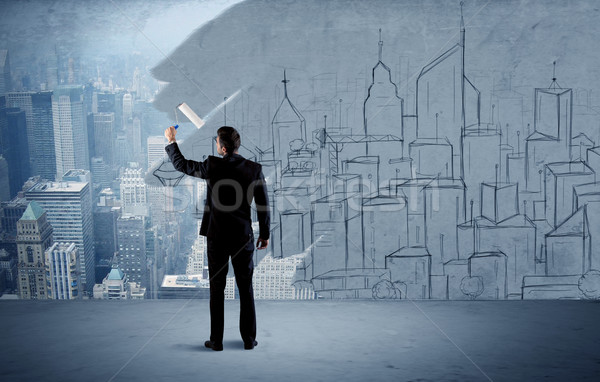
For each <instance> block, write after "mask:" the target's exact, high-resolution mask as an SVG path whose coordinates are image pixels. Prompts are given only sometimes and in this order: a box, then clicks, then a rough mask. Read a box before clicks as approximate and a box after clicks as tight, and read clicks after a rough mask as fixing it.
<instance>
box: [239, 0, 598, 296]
mask: <svg viewBox="0 0 600 382" xmlns="http://www.w3.org/2000/svg"><path fill="white" fill-rule="evenodd" d="M457 28H459V30H460V33H459V37H458V41H456V43H455V44H454V45H453V46H452V47H450V48H449V49H447V50H446V51H445V52H443V53H442V54H440V55H439V56H437V57H435V58H434V59H433V60H431V61H430V62H429V63H427V64H426V65H425V66H424V67H423V68H422V69H421V71H420V73H419V74H418V76H417V77H416V80H415V82H416V86H415V89H416V95H415V98H416V102H415V109H414V113H413V111H412V110H410V108H408V107H407V106H406V105H405V103H404V100H403V99H402V98H401V97H400V96H399V95H398V94H399V92H398V86H397V84H395V83H394V82H393V81H392V73H391V70H390V67H388V66H387V65H386V61H385V58H384V54H383V38H382V31H381V30H379V42H378V56H377V57H374V59H373V62H374V65H373V67H372V71H371V73H370V74H371V77H370V83H369V85H368V91H367V95H366V97H365V98H364V100H362V112H363V123H362V125H360V126H342V124H341V120H342V118H341V117H339V118H338V120H339V121H340V122H339V125H337V126H331V125H330V124H328V123H327V115H323V122H322V124H318V125H315V124H311V123H310V122H308V121H307V120H306V119H305V118H304V117H303V109H302V107H300V106H298V105H297V104H296V102H295V99H294V86H293V82H292V80H293V79H291V78H290V76H289V74H288V73H286V71H285V70H284V71H283V73H282V77H283V79H282V83H283V97H282V99H281V101H280V103H279V106H278V108H277V109H276V111H275V112H274V113H273V116H272V121H271V124H270V125H271V134H270V135H269V137H271V138H272V139H270V141H269V142H268V144H266V145H264V146H261V147H256V148H255V149H253V150H250V152H248V153H247V155H246V156H249V157H251V158H253V159H255V160H257V161H259V162H260V163H261V164H262V165H263V171H264V172H265V175H266V177H267V180H268V182H269V187H270V200H271V207H272V222H273V226H272V236H271V237H272V255H273V257H275V258H282V259H285V258H288V257H290V256H298V255H303V256H301V259H302V262H301V263H300V264H299V265H298V266H297V271H296V275H295V278H294V280H295V282H294V285H296V286H297V288H299V289H304V288H312V289H314V292H315V294H316V296H318V297H319V298H376V299H387V298H392V299H404V298H409V299H476V298H479V299H492V300H499V299H548V298H550V299H563V298H585V297H586V296H588V294H587V293H584V292H589V291H587V290H586V289H585V287H584V286H582V283H585V282H592V281H591V279H594V278H596V277H598V276H597V270H598V269H599V268H600V264H599V262H600V252H599V251H598V250H597V249H595V248H597V246H598V245H596V244H594V243H595V241H596V240H598V238H599V237H600V221H596V220H598V219H600V209H599V208H600V204H599V203H598V202H600V183H598V182H597V179H596V170H598V169H600V167H599V166H600V149H599V148H598V147H597V146H596V143H595V142H594V141H593V140H591V139H590V138H589V137H587V136H586V135H585V134H584V133H581V132H578V131H576V130H575V131H574V130H573V123H572V120H573V91H572V89H570V88H563V87H561V86H560V85H559V84H558V80H557V78H556V75H555V74H553V78H552V80H551V83H550V85H549V86H547V87H540V88H535V89H531V93H532V97H533V104H534V105H535V106H534V110H533V116H532V117H531V119H533V126H529V125H527V126H517V127H513V126H508V124H507V125H506V126H501V125H500V124H499V123H497V122H494V121H493V118H494V112H493V110H492V111H491V112H490V113H488V111H487V110H484V106H483V105H482V103H481V94H480V91H479V90H478V88H477V84H476V83H475V81H472V80H471V79H470V78H469V73H467V72H466V71H465V60H466V59H467V53H468V50H467V49H466V46H465V41H466V39H465V35H466V33H467V31H466V28H465V23H464V20H463V16H462V4H461V15H460V22H457ZM361 94H362V93H361V92H360V90H359V91H357V92H356V94H349V95H348V96H349V98H360V97H361ZM493 97H494V100H495V102H496V103H497V104H498V105H502V104H503V103H506V102H512V101H513V100H512V99H511V98H512V97H513V95H512V94H504V93H502V92H498V93H497V94H494V95H493ZM318 102H319V100H315V104H316V103H318ZM342 103H343V100H342V99H340V100H339V107H340V110H339V114H340V115H341V114H342V107H343V105H342ZM495 106H496V104H494V105H492V108H494V107H495ZM310 107H313V108H318V107H315V106H314V105H311V106H310ZM523 113H525V111H523ZM488 114H489V115H491V118H492V120H485V118H483V117H482V115H488ZM520 117H521V118H522V119H525V118H523V117H524V116H520ZM516 118H519V116H517V117H516ZM509 142H511V143H512V144H509ZM245 154H246V153H245ZM586 274H587V276H584V275H586Z"/></svg>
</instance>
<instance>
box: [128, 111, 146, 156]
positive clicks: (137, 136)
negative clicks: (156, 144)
mask: <svg viewBox="0 0 600 382" xmlns="http://www.w3.org/2000/svg"><path fill="white" fill-rule="evenodd" d="M130 142H131V149H132V151H133V157H134V158H135V160H136V161H137V162H140V163H142V160H143V159H144V157H143V156H142V154H143V153H142V123H141V121H140V119H139V118H138V117H135V118H133V123H132V125H131V140H130Z"/></svg>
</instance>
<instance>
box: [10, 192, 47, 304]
mask: <svg viewBox="0 0 600 382" xmlns="http://www.w3.org/2000/svg"><path fill="white" fill-rule="evenodd" d="M48 220H49V219H48V216H47V214H46V211H44V209H43V208H42V207H41V206H40V204H38V203H37V202H35V201H32V202H31V203H29V206H28V207H27V209H26V210H25V212H24V213H23V216H22V217H21V219H19V221H18V222H17V252H18V255H19V264H18V295H19V297H20V298H22V299H34V300H37V299H46V298H47V294H46V270H45V268H44V261H45V259H44V253H45V251H46V249H48V248H49V247H50V246H51V245H52V226H51V225H50V222H49V221H48Z"/></svg>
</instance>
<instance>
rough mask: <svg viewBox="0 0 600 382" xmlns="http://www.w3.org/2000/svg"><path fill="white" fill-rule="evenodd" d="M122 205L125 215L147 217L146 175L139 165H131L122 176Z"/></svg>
mask: <svg viewBox="0 0 600 382" xmlns="http://www.w3.org/2000/svg"><path fill="white" fill-rule="evenodd" d="M120 188H121V203H122V206H123V212H124V213H127V212H129V213H135V214H136V215H147V211H146V209H147V194H146V183H145V182H144V174H143V171H142V169H141V168H140V167H139V165H138V164H137V163H134V162H132V163H130V164H129V167H128V168H126V169H125V170H124V171H123V174H122V176H121V187H120Z"/></svg>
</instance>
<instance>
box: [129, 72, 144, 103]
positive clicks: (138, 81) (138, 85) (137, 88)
mask: <svg viewBox="0 0 600 382" xmlns="http://www.w3.org/2000/svg"><path fill="white" fill-rule="evenodd" d="M132 90H133V92H134V93H135V98H136V99H140V98H141V99H144V95H143V94H142V72H141V71H140V68H138V67H137V66H136V68H135V70H134V71H133V84H132Z"/></svg>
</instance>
